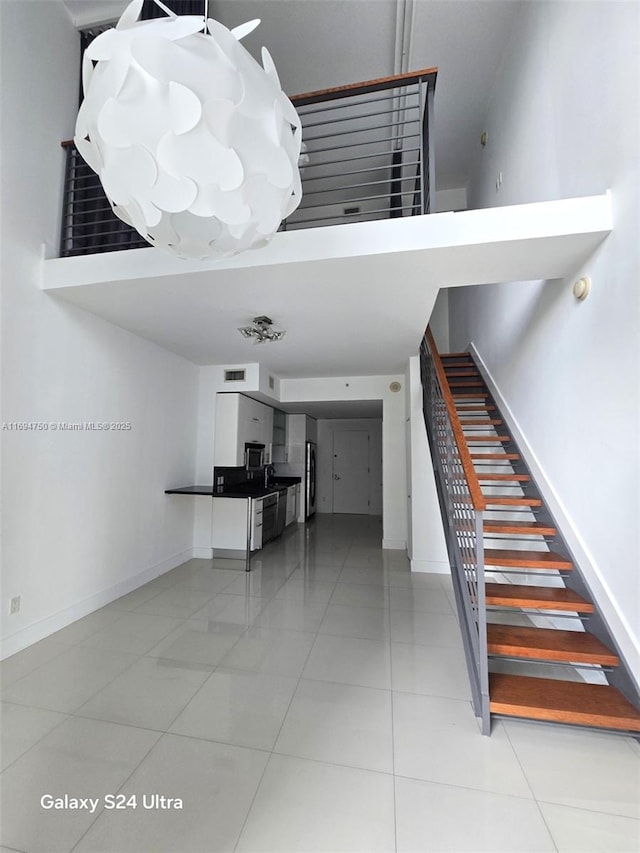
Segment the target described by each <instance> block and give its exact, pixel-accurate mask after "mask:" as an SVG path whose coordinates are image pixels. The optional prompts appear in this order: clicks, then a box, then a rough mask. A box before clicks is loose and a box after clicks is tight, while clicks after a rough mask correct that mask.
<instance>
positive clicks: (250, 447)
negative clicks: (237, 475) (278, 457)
mask: <svg viewBox="0 0 640 853" xmlns="http://www.w3.org/2000/svg"><path fill="white" fill-rule="evenodd" d="M244 467H245V468H246V470H247V471H258V470H260V469H261V468H264V444H245V446H244Z"/></svg>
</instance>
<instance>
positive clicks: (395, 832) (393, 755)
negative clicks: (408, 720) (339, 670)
mask: <svg viewBox="0 0 640 853" xmlns="http://www.w3.org/2000/svg"><path fill="white" fill-rule="evenodd" d="M387 609H388V617H389V685H390V687H391V696H390V702H391V766H392V769H393V841H394V845H395V851H396V853H397V851H398V796H397V791H396V778H397V777H396V726H395V716H394V704H395V703H394V690H393V644H392V640H391V636H392V634H391V630H392V629H391V593H389V597H388V599H387Z"/></svg>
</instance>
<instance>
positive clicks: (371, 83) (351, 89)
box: [290, 67, 438, 106]
mask: <svg viewBox="0 0 640 853" xmlns="http://www.w3.org/2000/svg"><path fill="white" fill-rule="evenodd" d="M437 77H438V69H437V68H435V67H432V68H421V69H419V70H418V71H408V72H406V73H404V74H394V75H393V76H390V77H378V78H376V79H374V80H365V81H363V82H361V83H349V84H347V85H346V86H336V87H335V88H332V89H321V90H318V91H316V92H303V93H302V94H300V95H291V96H290V100H291V102H292V103H293V104H294V105H295V104H298V105H299V106H305V105H306V104H313V103H318V102H323V101H331V100H335V99H336V98H349V97H351V96H352V95H362V94H368V93H369V92H381V91H384V90H385V89H400V88H404V87H408V86H412V85H418V84H419V83H425V82H427V83H430V84H432V85H433V86H434V87H435V85H436V79H437Z"/></svg>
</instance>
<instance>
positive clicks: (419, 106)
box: [60, 68, 438, 258]
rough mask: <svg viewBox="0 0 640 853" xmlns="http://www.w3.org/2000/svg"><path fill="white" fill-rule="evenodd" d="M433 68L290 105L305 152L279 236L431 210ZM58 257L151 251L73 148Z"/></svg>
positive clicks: (67, 145) (297, 98) (298, 98)
mask: <svg viewBox="0 0 640 853" xmlns="http://www.w3.org/2000/svg"><path fill="white" fill-rule="evenodd" d="M437 74H438V70H437V68H425V69H422V70H420V71H414V72H410V73H407V74H396V75H394V76H391V77H384V78H380V79H377V80H368V81H365V82H362V83H352V84H349V85H347V86H339V87H337V88H335V89H323V90H321V91H318V92H308V93H306V94H302V95H294V96H293V97H292V98H291V101H292V103H293V105H294V106H295V107H296V109H297V110H298V113H299V115H300V118H301V121H302V139H303V142H304V144H305V146H306V151H305V160H308V162H305V163H304V165H303V166H302V168H301V177H302V193H303V196H302V204H301V205H300V207H299V208H298V209H297V210H296V211H294V213H292V214H291V216H289V217H288V219H287V220H285V221H284V222H283V224H282V226H281V227H282V229H283V230H294V229H298V228H309V227H316V226H322V225H335V224H345V223H350V222H368V221H371V220H375V219H389V218H395V217H398V216H414V215H416V214H422V213H432V212H434V211H435V163H434V131H433V120H434V119H433V104H434V92H435V85H436V78H437ZM62 147H63V148H64V149H65V152H66V157H67V165H66V175H65V184H64V199H63V209H62V224H61V239H60V257H63V258H64V257H70V256H73V255H89V254H96V253H99V252H115V251H119V250H122V249H138V248H141V247H147V246H148V245H149V244H148V243H147V242H146V241H145V240H144V239H143V238H142V237H141V236H140V235H139V234H138V233H137V232H136V231H134V229H132V228H131V227H130V226H129V225H127V224H126V223H125V222H123V221H122V220H120V219H118V218H117V217H116V215H115V214H114V213H113V211H112V209H111V205H110V204H109V201H108V200H107V198H106V196H105V194H104V191H103V189H102V185H101V183H100V179H99V178H98V176H97V175H96V174H95V173H94V172H93V171H92V170H91V169H90V168H89V166H87V164H86V163H85V162H84V160H83V159H82V157H81V156H80V155H79V154H78V152H77V150H76V148H75V145H74V144H73V141H72V140H68V141H66V142H63V143H62Z"/></svg>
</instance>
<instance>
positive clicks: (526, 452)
mask: <svg viewBox="0 0 640 853" xmlns="http://www.w3.org/2000/svg"><path fill="white" fill-rule="evenodd" d="M469 353H470V355H471V358H472V359H473V361H474V362H475V364H476V367H477V368H478V371H479V372H480V375H481V376H482V378H483V380H484V381H485V384H486V386H487V389H488V391H489V394H490V395H491V397H492V398H493V399H492V403H493V405H495V406H496V412H497V413H499V414H497V415H496V416H497V417H500V418H501V419H502V420H503V421H504V424H505V426H506V427H508V429H509V433H510V435H511V437H512V441H511V442H510V443H509V445H506V446H505V450H508V451H514V452H518V453H519V454H520V456H521V457H522V460H523V461H524V463H525V464H526V467H527V468H528V471H529V473H530V475H531V482H530V486H532V487H533V488H534V489H537V491H538V493H539V494H540V496H541V498H542V499H543V506H542V507H540V508H539V510H538V512H537V516H538V518H539V519H540V520H541V521H544V522H545V523H549V524H551V525H552V526H554V527H555V528H556V530H557V534H556V536H555V537H553V538H549V544H550V545H552V547H553V550H554V551H556V552H557V553H559V554H561V555H562V556H563V557H566V558H567V559H569V560H571V562H572V563H573V566H574V568H573V570H572V571H571V572H567V573H564V574H563V575H562V580H563V582H564V585H565V586H566V587H568V588H570V589H572V590H574V591H575V592H577V593H579V594H580V595H582V596H584V597H585V598H588V599H590V600H591V601H592V602H593V604H594V605H595V611H594V613H592V614H590V615H589V617H588V619H589V632H590V633H591V634H593V635H594V636H595V637H597V638H598V639H599V640H600V641H601V642H603V643H605V645H608V646H609V647H610V648H611V649H613V650H614V651H615V652H616V654H617V655H618V657H619V658H620V664H619V665H618V666H617V667H616V668H614V669H612V670H609V671H605V670H603V673H604V675H605V678H606V679H607V682H608V684H610V685H611V686H612V687H616V688H617V689H618V690H619V691H620V692H621V693H622V694H623V696H625V697H626V699H628V701H629V702H631V703H632V704H633V705H635V706H636V707H640V686H639V684H638V681H637V680H636V678H635V677H634V673H633V669H632V667H631V666H630V665H629V662H628V660H627V651H630V652H631V654H632V655H633V656H634V657H635V658H636V660H637V663H638V671H639V672H640V649H638V648H637V644H636V643H635V642H634V638H633V635H632V633H631V631H630V629H629V626H628V625H627V624H626V620H625V619H624V617H622V616H621V615H620V613H619V610H618V608H617V607H616V604H615V601H614V599H613V596H612V595H611V593H610V591H609V589H608V585H607V584H606V582H605V581H604V579H603V578H602V576H601V573H600V572H599V570H598V568H597V566H596V565H595V562H594V561H593V559H592V558H591V556H590V554H589V552H588V549H587V548H586V546H585V545H584V544H583V542H582V540H581V537H580V535H579V533H578V532H577V531H576V528H575V525H574V524H573V522H572V520H571V518H570V516H569V514H568V513H567V511H566V510H565V508H564V506H563V505H562V502H561V501H560V499H559V497H558V495H557V493H556V491H555V489H554V488H553V486H552V485H551V483H550V482H549V480H548V479H547V477H546V475H545V472H544V469H543V468H542V466H541V464H540V462H539V461H538V459H537V457H536V455H535V453H534V452H533V450H532V448H531V445H530V444H529V442H528V440H527V438H526V436H525V435H524V433H523V431H522V430H521V428H520V426H519V424H518V421H517V420H516V418H515V416H514V414H513V412H512V411H511V409H510V407H509V404H508V403H507V401H506V400H505V398H504V397H503V396H502V394H501V392H500V389H499V387H498V385H497V384H496V382H495V380H494V379H493V376H492V375H491V372H490V371H489V369H488V368H487V366H486V364H485V363H484V361H483V359H482V357H481V355H480V353H479V352H478V350H477V348H476V346H475V345H474V344H473V342H471V343H470V344H469ZM568 540H571V541H570V542H569V541H568ZM584 566H587V567H588V570H589V573H590V575H591V577H592V578H593V579H594V580H595V581H596V582H597V585H598V586H599V587H600V590H599V594H596V593H594V590H593V586H594V584H590V583H588V581H587V579H586V578H585V574H584V571H583V567H584ZM603 598H604V600H605V602H606V604H607V605H608V606H607V608H606V609H607V611H608V613H607V615H605V614H604V612H603V606H602V599H603ZM612 616H613V618H611V617H612ZM607 617H608V618H607ZM611 622H615V623H617V624H616V629H617V630H614V629H612V627H610V623H611ZM616 635H617V636H622V637H624V638H625V641H626V642H624V643H620V642H618V639H617V636H616ZM578 671H579V670H578Z"/></svg>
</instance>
